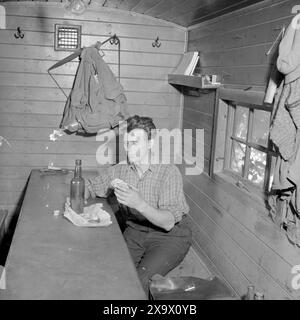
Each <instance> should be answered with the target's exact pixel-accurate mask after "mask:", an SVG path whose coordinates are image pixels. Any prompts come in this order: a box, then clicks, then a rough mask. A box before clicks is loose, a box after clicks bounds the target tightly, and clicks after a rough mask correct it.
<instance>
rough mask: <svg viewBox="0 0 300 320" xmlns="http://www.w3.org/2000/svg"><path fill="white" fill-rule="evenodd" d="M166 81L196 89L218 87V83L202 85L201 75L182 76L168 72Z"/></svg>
mask: <svg viewBox="0 0 300 320" xmlns="http://www.w3.org/2000/svg"><path fill="white" fill-rule="evenodd" d="M168 82H169V83H170V84H172V85H180V86H186V87H191V88H198V89H217V88H219V87H220V84H218V85H207V86H202V82H201V77H197V76H184V75H181V74H168Z"/></svg>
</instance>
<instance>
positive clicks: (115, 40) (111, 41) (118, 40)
mask: <svg viewBox="0 0 300 320" xmlns="http://www.w3.org/2000/svg"><path fill="white" fill-rule="evenodd" d="M109 42H110V44H115V45H118V44H119V42H120V39H119V38H118V37H117V35H113V36H112V38H111V39H110V40H109Z"/></svg>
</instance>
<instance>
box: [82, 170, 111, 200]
mask: <svg viewBox="0 0 300 320" xmlns="http://www.w3.org/2000/svg"><path fill="white" fill-rule="evenodd" d="M113 179H114V167H113V166H111V167H108V168H105V169H103V170H102V171H101V173H100V174H99V175H98V176H97V177H93V178H90V179H87V180H86V185H87V188H88V190H89V192H90V194H91V195H92V197H94V196H98V197H107V196H108V194H109V190H110V186H111V181H112V180H113Z"/></svg>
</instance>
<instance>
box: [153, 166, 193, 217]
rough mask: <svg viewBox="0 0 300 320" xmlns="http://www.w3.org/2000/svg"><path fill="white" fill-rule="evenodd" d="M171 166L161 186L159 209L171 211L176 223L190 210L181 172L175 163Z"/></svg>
mask: <svg viewBox="0 0 300 320" xmlns="http://www.w3.org/2000/svg"><path fill="white" fill-rule="evenodd" d="M170 168H171V169H170V170H169V171H168V172H167V176H166V177H165V179H164V182H163V185H162V188H161V192H160V196H159V201H158V209H160V210H168V211H170V212H171V213H172V214H173V215H174V218H175V223H176V222H179V221H180V220H181V219H182V216H183V215H184V214H187V213H188V212H189V206H188V204H187V203H186V199H185V196H184V193H183V185H182V177H181V173H180V171H179V170H178V168H177V167H176V166H175V165H174V166H172V167H170Z"/></svg>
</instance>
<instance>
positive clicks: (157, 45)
mask: <svg viewBox="0 0 300 320" xmlns="http://www.w3.org/2000/svg"><path fill="white" fill-rule="evenodd" d="M160 46H161V42H159V37H157V38H156V39H155V40H154V42H152V47H157V48H159V47H160Z"/></svg>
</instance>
